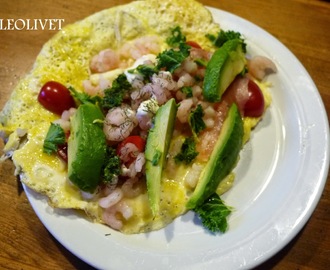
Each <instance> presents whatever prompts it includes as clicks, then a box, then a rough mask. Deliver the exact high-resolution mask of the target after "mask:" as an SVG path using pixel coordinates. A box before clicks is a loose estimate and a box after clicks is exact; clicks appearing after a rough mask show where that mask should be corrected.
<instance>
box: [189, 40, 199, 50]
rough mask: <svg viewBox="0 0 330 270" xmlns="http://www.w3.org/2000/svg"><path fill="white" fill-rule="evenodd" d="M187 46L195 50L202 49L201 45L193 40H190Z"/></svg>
mask: <svg viewBox="0 0 330 270" xmlns="http://www.w3.org/2000/svg"><path fill="white" fill-rule="evenodd" d="M186 44H187V45H189V46H191V47H193V48H196V49H201V48H202V47H201V46H199V44H198V43H197V42H195V41H192V40H188V41H186Z"/></svg>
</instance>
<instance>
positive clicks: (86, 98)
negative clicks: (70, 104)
mask: <svg viewBox="0 0 330 270" xmlns="http://www.w3.org/2000/svg"><path fill="white" fill-rule="evenodd" d="M68 89H69V91H70V94H71V96H73V97H74V98H75V99H77V100H78V101H79V102H80V103H81V104H85V103H93V104H96V103H99V102H101V100H102V98H101V97H100V96H90V95H88V94H87V93H83V92H78V91H77V90H76V89H74V88H73V87H72V86H69V88H68Z"/></svg>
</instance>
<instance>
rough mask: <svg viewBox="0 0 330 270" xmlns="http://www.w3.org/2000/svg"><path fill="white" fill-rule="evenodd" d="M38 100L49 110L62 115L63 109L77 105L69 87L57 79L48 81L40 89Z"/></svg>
mask: <svg viewBox="0 0 330 270" xmlns="http://www.w3.org/2000/svg"><path fill="white" fill-rule="evenodd" d="M38 101H39V102H40V104H41V105H42V106H44V107H45V108H46V109H47V110H48V111H51V112H53V113H56V114H58V115H61V114H62V112H63V111H65V110H68V109H70V108H72V107H75V106H76V105H75V102H74V99H73V97H72V96H71V94H70V91H69V89H68V88H66V87H65V86H64V85H63V84H61V83H59V82H55V81H49V82H46V83H45V84H44V85H43V86H42V87H41V89H40V92H39V95H38Z"/></svg>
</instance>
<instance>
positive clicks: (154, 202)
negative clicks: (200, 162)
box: [145, 98, 177, 215]
mask: <svg viewBox="0 0 330 270" xmlns="http://www.w3.org/2000/svg"><path fill="white" fill-rule="evenodd" d="M176 112H177V104H176V102H175V100H174V98H172V99H170V100H169V101H167V102H166V103H165V104H164V105H163V106H161V107H160V108H159V109H158V111H157V112H156V115H155V118H154V125H153V127H152V128H151V129H150V131H149V134H148V138H147V142H146V150H145V158H146V165H145V168H146V180H147V191H148V198H149V203H150V207H151V210H152V213H153V215H156V214H157V213H158V211H159V201H160V193H161V178H162V172H163V168H164V166H165V163H166V156H167V152H168V149H169V146H170V142H171V138H172V134H173V129H174V123H175V118H176Z"/></svg>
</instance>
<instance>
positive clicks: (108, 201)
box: [99, 188, 124, 208]
mask: <svg viewBox="0 0 330 270" xmlns="http://www.w3.org/2000/svg"><path fill="white" fill-rule="evenodd" d="M123 195H124V193H123V191H122V190H121V189H120V188H116V189H114V190H113V191H112V192H111V193H110V194H109V195H108V196H106V197H103V198H101V199H100V200H99V205H100V206H101V207H102V208H109V207H111V206H113V205H115V204H116V203H118V202H119V201H120V200H121V199H122V198H123Z"/></svg>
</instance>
